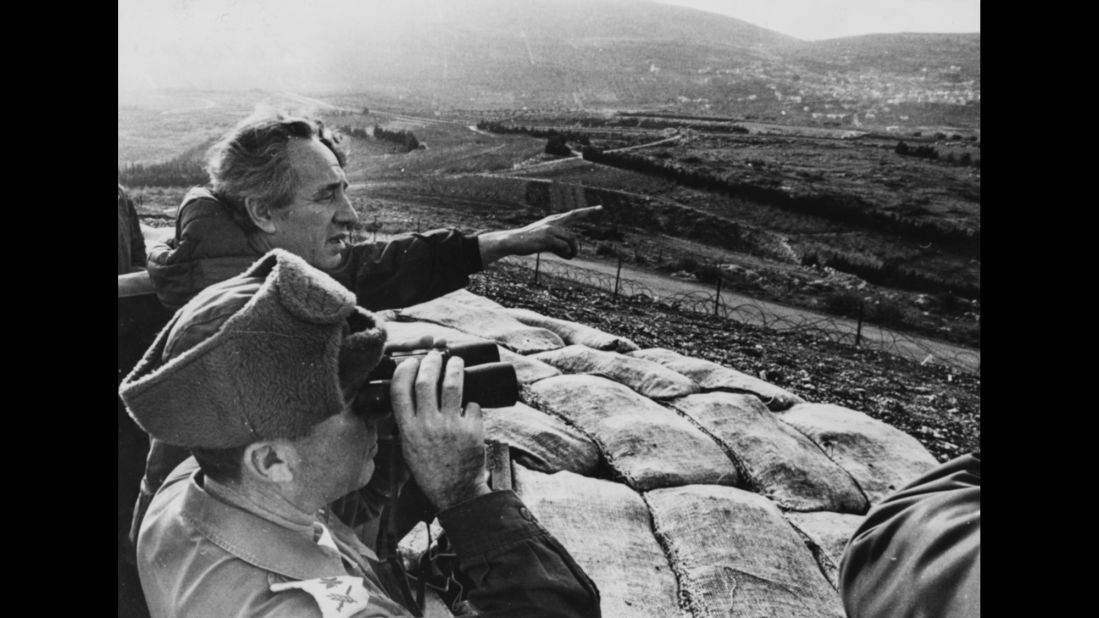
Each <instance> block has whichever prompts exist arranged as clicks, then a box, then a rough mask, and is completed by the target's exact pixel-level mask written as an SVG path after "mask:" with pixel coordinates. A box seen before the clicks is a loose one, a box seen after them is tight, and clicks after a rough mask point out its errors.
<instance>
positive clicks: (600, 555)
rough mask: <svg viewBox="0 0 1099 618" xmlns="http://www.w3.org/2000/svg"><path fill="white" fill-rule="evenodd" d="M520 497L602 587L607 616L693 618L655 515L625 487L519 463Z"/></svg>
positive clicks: (609, 617)
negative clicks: (652, 519) (683, 603)
mask: <svg viewBox="0 0 1099 618" xmlns="http://www.w3.org/2000/svg"><path fill="white" fill-rule="evenodd" d="M515 485H516V492H517V493H518V494H519V496H520V497H521V498H522V499H523V502H524V504H526V505H527V508H529V509H530V512H531V513H533V514H534V516H535V517H536V518H537V520H538V521H539V522H540V523H541V524H542V525H543V526H545V528H546V529H547V530H549V531H550V533H551V534H553V536H555V537H556V538H557V540H558V541H560V542H561V544H562V545H563V546H564V547H565V549H567V550H568V552H569V554H571V555H572V557H573V559H574V560H576V563H577V564H579V565H580V568H582V569H584V572H585V573H587V574H588V577H590V578H591V579H592V581H593V582H595V585H596V587H598V588H599V595H600V600H601V604H600V605H601V610H602V614H603V616H604V617H605V618H613V617H619V616H621V617H622V618H636V617H638V616H660V617H661V618H664V617H667V618H676V617H682V618H687V617H689V616H690V614H689V613H687V612H685V611H683V610H682V609H681V608H680V607H679V604H678V589H677V586H676V578H675V574H674V573H673V572H672V569H671V567H670V566H669V565H668V560H667V558H666V557H665V555H664V552H663V550H661V548H660V544H659V543H657V541H656V538H655V537H654V536H653V530H652V526H651V525H650V524H649V510H648V509H647V508H646V506H645V502H644V501H643V500H642V499H641V496H639V495H638V494H637V493H636V492H634V491H633V490H631V489H630V488H629V487H626V486H625V485H622V484H621V483H614V482H611V481H605V480H599V479H593V478H588V477H584V476H579V475H576V474H572V473H570V472H559V473H557V474H552V475H547V474H542V473H540V472H535V471H533V470H528V469H526V468H524V467H522V466H520V465H516V466H515Z"/></svg>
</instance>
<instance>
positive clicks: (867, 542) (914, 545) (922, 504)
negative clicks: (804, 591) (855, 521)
mask: <svg viewBox="0 0 1099 618" xmlns="http://www.w3.org/2000/svg"><path fill="white" fill-rule="evenodd" d="M840 592H841V593H842V595H843V605H844V608H845V609H846V610H847V615H848V616H850V618H859V617H860V616H897V617H904V616H912V617H916V616H942V617H944V618H948V617H951V616H958V617H962V616H966V617H968V616H980V615H981V458H980V455H979V454H972V455H964V456H962V457H958V458H957V459H954V460H951V461H949V462H947V463H945V464H943V465H941V466H939V467H938V468H936V469H934V470H932V471H931V472H929V473H927V474H926V475H924V476H922V477H920V478H919V479H916V480H915V481H913V482H912V483H910V484H908V485H907V486H906V487H904V488H903V489H901V490H900V491H898V492H897V493H895V494H893V495H891V496H889V497H888V498H886V499H885V500H884V501H883V502H882V503H881V504H878V505H877V506H875V507H874V508H873V509H872V510H871V511H870V512H869V513H868V514H867V515H866V519H865V520H863V522H862V524H861V525H860V526H859V528H858V530H856V531H855V534H854V535H853V536H852V537H851V541H850V542H849V543H848V544H847V548H846V550H845V551H844V555H843V560H842V561H841V563H840Z"/></svg>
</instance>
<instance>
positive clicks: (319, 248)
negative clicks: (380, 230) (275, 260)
mask: <svg viewBox="0 0 1099 618" xmlns="http://www.w3.org/2000/svg"><path fill="white" fill-rule="evenodd" d="M287 156H288V157H289V160H290V164H291V165H292V166H293V167H294V170H295V172H296V173H297V175H298V181H299V182H298V187H297V190H296V191H295V193H294V199H293V201H292V202H291V203H290V205H289V206H287V207H285V208H283V209H280V210H278V211H276V212H275V213H273V216H272V220H273V221H274V225H275V231H274V232H273V233H272V234H271V237H270V238H269V241H270V243H271V246H272V247H277V248H280V249H285V250H287V251H290V252H291V253H294V254H297V255H299V256H301V257H302V258H304V259H305V261H306V262H308V263H309V264H310V265H312V266H315V267H317V268H320V269H332V268H335V267H336V266H339V264H340V262H341V261H342V259H343V256H342V253H343V252H344V251H345V250H346V249H348V248H349V247H350V246H351V227H352V226H354V225H355V223H356V222H357V221H358V215H356V214H355V210H354V209H353V208H351V201H350V200H348V199H347V193H346V191H347V177H346V176H345V175H344V172H343V168H341V167H340V164H339V161H337V160H336V155H335V154H333V153H332V151H331V150H329V149H328V148H327V147H326V146H325V145H324V144H322V143H321V142H320V141H319V140H317V139H315V138H314V139H300V138H296V139H291V140H290V143H289V144H288V145H287Z"/></svg>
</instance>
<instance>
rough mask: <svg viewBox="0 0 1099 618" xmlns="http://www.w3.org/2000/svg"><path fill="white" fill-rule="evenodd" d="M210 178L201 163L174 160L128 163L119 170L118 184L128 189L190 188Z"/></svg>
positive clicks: (204, 182)
mask: <svg viewBox="0 0 1099 618" xmlns="http://www.w3.org/2000/svg"><path fill="white" fill-rule="evenodd" d="M208 179H209V177H208V176H207V175H206V170H205V169H204V168H203V165H202V163H201V162H199V161H195V160H186V159H172V160H171V161H165V162H163V163H151V164H148V165H146V164H143V163H127V164H126V165H125V166H123V167H120V168H118V182H119V183H121V184H123V185H126V186H128V187H190V186H193V185H202V184H206V182H207V180H208Z"/></svg>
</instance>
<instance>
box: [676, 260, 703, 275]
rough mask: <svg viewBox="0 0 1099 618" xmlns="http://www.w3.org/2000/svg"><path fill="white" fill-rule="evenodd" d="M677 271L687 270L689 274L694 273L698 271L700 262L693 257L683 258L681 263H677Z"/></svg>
mask: <svg viewBox="0 0 1099 618" xmlns="http://www.w3.org/2000/svg"><path fill="white" fill-rule="evenodd" d="M675 270H685V271H687V272H689V273H693V272H694V271H696V270H698V261H697V260H695V259H694V258H693V257H681V258H679V261H677V262H676V263H675Z"/></svg>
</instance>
